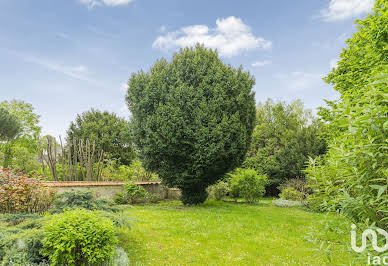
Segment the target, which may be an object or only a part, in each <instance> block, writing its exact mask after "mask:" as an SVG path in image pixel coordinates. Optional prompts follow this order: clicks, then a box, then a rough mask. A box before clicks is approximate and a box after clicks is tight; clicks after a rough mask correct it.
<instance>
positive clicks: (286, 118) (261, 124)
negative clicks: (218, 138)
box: [244, 99, 326, 194]
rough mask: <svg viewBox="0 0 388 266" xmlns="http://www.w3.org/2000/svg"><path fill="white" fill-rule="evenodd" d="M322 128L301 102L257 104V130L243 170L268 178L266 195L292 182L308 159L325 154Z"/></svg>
mask: <svg viewBox="0 0 388 266" xmlns="http://www.w3.org/2000/svg"><path fill="white" fill-rule="evenodd" d="M321 130H322V127H321V124H320V123H319V122H318V121H317V120H316V119H314V118H313V116H312V115H311V112H310V111H308V110H304V109H303V103H302V102H301V101H300V100H296V101H293V102H292V103H290V104H287V103H285V102H278V103H275V102H273V101H272V100H270V99H269V100H267V101H266V102H265V103H264V104H259V106H258V107H257V113H256V127H255V129H254V131H253V135H252V143H251V146H250V148H249V151H248V154H247V158H246V160H245V162H244V166H245V167H247V168H254V169H255V170H256V171H258V172H261V173H265V174H267V175H268V179H269V184H268V187H267V192H268V193H270V194H272V193H276V192H277V190H276V187H277V186H279V185H280V184H281V183H283V182H284V181H286V180H288V179H291V178H301V177H304V173H303V169H304V168H305V165H306V162H307V161H308V157H315V156H318V155H320V154H323V153H324V152H325V151H326V142H325V141H324V140H323V139H322V138H321V137H320V131H321Z"/></svg>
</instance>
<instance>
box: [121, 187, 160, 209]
mask: <svg viewBox="0 0 388 266" xmlns="http://www.w3.org/2000/svg"><path fill="white" fill-rule="evenodd" d="M159 200H160V198H159V197H158V196H157V195H154V194H151V193H149V192H148V191H147V190H145V189H144V188H143V187H142V186H138V185H136V184H134V183H126V184H124V192H123V193H117V194H116V195H115V199H114V201H115V202H116V203H117V204H137V203H147V202H157V201H159Z"/></svg>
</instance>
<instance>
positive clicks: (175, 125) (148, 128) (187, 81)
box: [126, 45, 255, 204]
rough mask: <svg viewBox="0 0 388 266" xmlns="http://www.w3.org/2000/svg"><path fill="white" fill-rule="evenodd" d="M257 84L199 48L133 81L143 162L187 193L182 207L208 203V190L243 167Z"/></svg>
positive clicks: (133, 109)
mask: <svg viewBox="0 0 388 266" xmlns="http://www.w3.org/2000/svg"><path fill="white" fill-rule="evenodd" d="M253 85H254V79H253V77H252V76H251V75H250V74H249V73H246V72H243V70H242V68H241V67H240V68H238V69H234V68H232V67H231V66H229V65H225V64H223V62H222V61H221V60H220V59H219V57H218V54H217V53H216V52H215V51H213V50H209V49H206V48H204V47H203V46H200V45H197V46H196V47H195V48H186V49H182V50H181V51H180V52H179V53H177V54H175V55H174V56H173V58H172V61H171V62H168V61H166V60H164V59H162V60H159V61H157V62H156V64H155V65H154V66H153V67H152V68H151V69H150V71H149V72H147V73H145V72H143V71H140V72H138V73H135V74H132V76H131V78H130V80H129V88H128V94H127V97H126V100H127V102H128V106H129V109H130V110H131V112H132V114H133V120H132V129H133V133H134V141H135V144H136V146H137V149H138V150H139V153H140V158H141V160H142V162H143V164H144V167H145V168H146V169H147V170H150V171H153V172H156V173H157V174H159V176H160V177H161V178H162V179H163V181H164V182H165V183H167V184H168V185H170V186H176V187H179V188H181V189H182V201H183V202H184V203H185V204H197V203H201V202H203V201H204V200H205V199H206V197H207V193H206V187H207V186H209V185H211V184H214V183H215V182H216V181H217V180H218V179H219V178H220V177H221V176H222V175H223V174H225V173H226V172H227V171H229V170H231V169H233V168H235V167H237V166H239V165H240V164H241V163H242V162H243V160H244V157H245V154H246V151H247V149H248V147H249V144H250V141H251V134H252V131H253V127H254V120H255V100H254V93H253V92H252V87H253Z"/></svg>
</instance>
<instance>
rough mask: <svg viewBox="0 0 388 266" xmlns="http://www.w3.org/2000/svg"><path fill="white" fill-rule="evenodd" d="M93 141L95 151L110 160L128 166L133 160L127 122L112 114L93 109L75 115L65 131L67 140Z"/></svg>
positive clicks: (133, 154) (133, 152)
mask: <svg viewBox="0 0 388 266" xmlns="http://www.w3.org/2000/svg"><path fill="white" fill-rule="evenodd" d="M72 139H83V140H86V139H89V140H90V141H95V143H96V150H103V151H104V152H105V153H106V156H107V157H108V158H110V159H116V160H118V161H119V163H121V164H125V165H129V164H130V163H131V161H132V160H133V159H134V158H135V151H134V150H133V148H132V141H131V138H130V134H129V122H127V121H126V120H125V119H123V118H120V117H118V116H117V115H116V114H114V113H109V112H107V111H104V112H101V111H98V110H95V109H91V110H90V111H87V112H84V113H82V114H81V115H77V118H76V119H75V121H74V122H71V124H70V127H69V129H68V131H67V140H68V141H70V140H72Z"/></svg>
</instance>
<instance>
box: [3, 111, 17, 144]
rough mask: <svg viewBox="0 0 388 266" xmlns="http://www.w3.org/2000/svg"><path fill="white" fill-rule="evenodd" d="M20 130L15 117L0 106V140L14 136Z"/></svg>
mask: <svg viewBox="0 0 388 266" xmlns="http://www.w3.org/2000/svg"><path fill="white" fill-rule="evenodd" d="M21 130H22V127H21V124H20V122H19V121H18V119H17V117H16V116H14V115H11V114H10V113H9V112H8V111H7V110H6V109H4V108H1V107H0V141H4V140H11V139H13V138H15V137H16V136H17V135H18V134H19V133H20V132H21Z"/></svg>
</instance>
